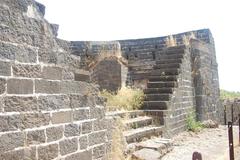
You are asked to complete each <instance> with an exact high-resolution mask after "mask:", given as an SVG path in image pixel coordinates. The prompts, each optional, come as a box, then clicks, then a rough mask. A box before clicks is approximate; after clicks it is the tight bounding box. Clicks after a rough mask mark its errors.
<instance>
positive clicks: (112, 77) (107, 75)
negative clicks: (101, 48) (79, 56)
mask: <svg viewBox="0 0 240 160" xmlns="http://www.w3.org/2000/svg"><path fill="white" fill-rule="evenodd" d="M91 80H92V82H93V83H96V84H98V85H99V86H100V89H101V90H103V89H106V90H108V91H113V92H114V91H117V90H118V89H120V88H121V86H122V81H121V64H120V63H119V62H118V61H117V59H116V58H107V59H105V60H102V61H100V62H99V63H98V64H97V65H96V66H95V67H94V68H93V72H92V74H91Z"/></svg>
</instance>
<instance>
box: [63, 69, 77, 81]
mask: <svg viewBox="0 0 240 160" xmlns="http://www.w3.org/2000/svg"><path fill="white" fill-rule="evenodd" d="M62 79H63V80H74V74H73V72H71V71H70V70H68V69H63V73H62Z"/></svg>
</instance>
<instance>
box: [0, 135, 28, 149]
mask: <svg viewBox="0 0 240 160" xmlns="http://www.w3.org/2000/svg"><path fill="white" fill-rule="evenodd" d="M23 146H24V133H23V132H16V133H7V134H3V135H1V136H0V153H3V152H7V151H10V150H13V149H14V148H18V147H23Z"/></svg>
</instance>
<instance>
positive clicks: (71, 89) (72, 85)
mask: <svg viewBox="0 0 240 160" xmlns="http://www.w3.org/2000/svg"><path fill="white" fill-rule="evenodd" d="M61 92H62V93H65V94H75V93H76V94H82V95H86V94H89V95H90V94H91V93H92V92H93V88H92V87H90V85H89V84H88V83H86V82H74V81H63V82H61Z"/></svg>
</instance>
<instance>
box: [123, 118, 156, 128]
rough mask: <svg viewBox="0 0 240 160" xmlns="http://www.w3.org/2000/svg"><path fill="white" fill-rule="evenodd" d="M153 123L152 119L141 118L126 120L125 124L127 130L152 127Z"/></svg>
mask: <svg viewBox="0 0 240 160" xmlns="http://www.w3.org/2000/svg"><path fill="white" fill-rule="evenodd" d="M152 122H153V119H152V117H148V116H140V117H136V118H132V119H127V120H124V121H123V124H124V125H125V127H126V128H127V129H136V128H140V127H145V126H148V125H151V124H152Z"/></svg>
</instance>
